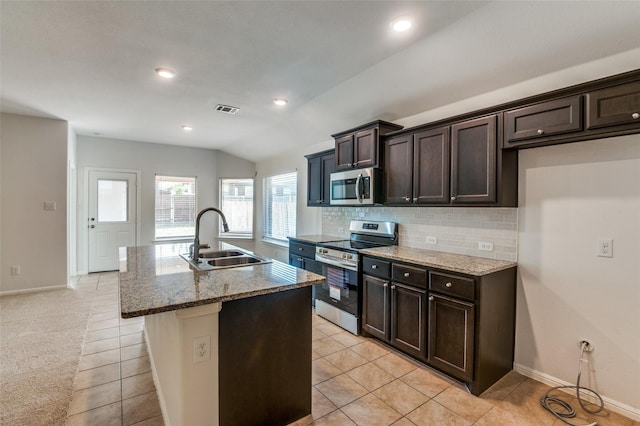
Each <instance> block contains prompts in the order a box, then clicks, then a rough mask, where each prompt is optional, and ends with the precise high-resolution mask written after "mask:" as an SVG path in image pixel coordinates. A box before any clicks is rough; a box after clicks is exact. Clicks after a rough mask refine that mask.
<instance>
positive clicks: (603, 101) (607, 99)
mask: <svg viewBox="0 0 640 426" xmlns="http://www.w3.org/2000/svg"><path fill="white" fill-rule="evenodd" d="M634 123H635V124H637V125H639V126H640V82H639V81H634V82H633V83H628V84H622V85H620V86H614V87H609V88H607V89H602V90H596V91H594V92H591V93H587V128H588V129H594V128H598V127H608V126H616V125H621V124H634Z"/></svg>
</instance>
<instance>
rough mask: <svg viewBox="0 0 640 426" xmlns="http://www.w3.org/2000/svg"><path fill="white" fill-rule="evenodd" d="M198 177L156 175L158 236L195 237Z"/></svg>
mask: <svg viewBox="0 0 640 426" xmlns="http://www.w3.org/2000/svg"><path fill="white" fill-rule="evenodd" d="M196 214H197V212H196V178H194V177H175V176H158V175H156V238H177V237H193V236H194V235H195V228H196Z"/></svg>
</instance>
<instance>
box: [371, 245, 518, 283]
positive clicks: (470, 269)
mask: <svg viewBox="0 0 640 426" xmlns="http://www.w3.org/2000/svg"><path fill="white" fill-rule="evenodd" d="M360 253H361V254H368V255H371V256H377V257H384V258H387V259H391V260H398V261H402V262H407V263H414V264H416V265H422V266H427V267H430V268H439V269H445V270H447V271H452V272H460V273H462V274H467V275H474V276H482V275H488V274H491V273H493V272H497V271H501V270H503V269H509V268H512V267H514V266H517V263H516V262H508V261H506V260H494V259H485V258H483V257H474V256H465V255H462V254H453V253H444V252H440V251H433V250H425V249H417V248H411V247H400V246H389V247H376V248H370V249H362V250H360Z"/></svg>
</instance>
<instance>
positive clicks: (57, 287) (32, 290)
mask: <svg viewBox="0 0 640 426" xmlns="http://www.w3.org/2000/svg"><path fill="white" fill-rule="evenodd" d="M67 288H69V286H68V285H54V286H51V287H36V288H26V289H24V290H8V291H0V296H11V295H14V294H23V293H36V292H39V291H49V290H63V289H67Z"/></svg>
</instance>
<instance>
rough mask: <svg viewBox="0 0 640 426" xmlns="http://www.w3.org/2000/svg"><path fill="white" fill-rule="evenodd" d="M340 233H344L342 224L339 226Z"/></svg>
mask: <svg viewBox="0 0 640 426" xmlns="http://www.w3.org/2000/svg"><path fill="white" fill-rule="evenodd" d="M338 234H340V235H342V234H344V228H343V227H342V226H340V227H338Z"/></svg>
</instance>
